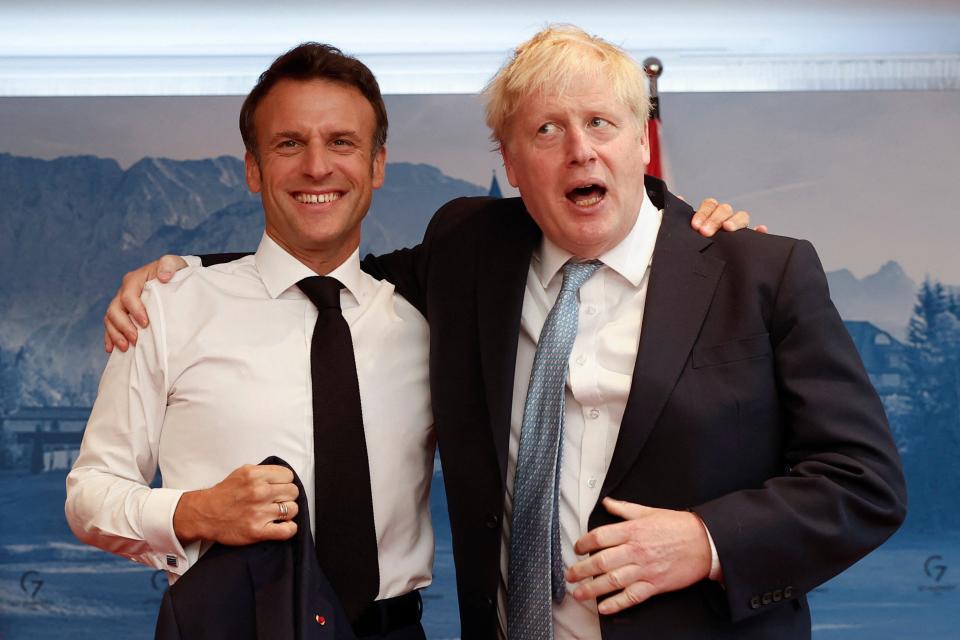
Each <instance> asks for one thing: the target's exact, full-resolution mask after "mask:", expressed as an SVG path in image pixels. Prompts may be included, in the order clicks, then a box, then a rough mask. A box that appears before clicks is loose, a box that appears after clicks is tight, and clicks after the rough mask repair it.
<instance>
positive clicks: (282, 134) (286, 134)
mask: <svg viewBox="0 0 960 640" xmlns="http://www.w3.org/2000/svg"><path fill="white" fill-rule="evenodd" d="M304 137H305V136H304V133H303V132H302V131H294V130H289V131H278V132H276V133H275V134H273V135H272V136H270V141H271V142H273V141H274V140H279V139H280V138H293V139H295V140H303V138H304Z"/></svg>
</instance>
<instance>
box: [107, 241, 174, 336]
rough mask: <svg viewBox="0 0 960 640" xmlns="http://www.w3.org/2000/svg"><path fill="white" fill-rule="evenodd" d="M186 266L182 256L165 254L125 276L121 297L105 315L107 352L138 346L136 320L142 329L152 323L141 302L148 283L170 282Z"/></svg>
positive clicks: (116, 297)
mask: <svg viewBox="0 0 960 640" xmlns="http://www.w3.org/2000/svg"><path fill="white" fill-rule="evenodd" d="M186 266H187V263H186V261H184V259H183V258H181V257H180V256H172V255H165V256H163V257H161V258H160V259H159V260H154V261H153V262H151V263H149V264H145V265H143V266H142V267H140V268H139V269H136V270H134V271H131V272H130V273H128V274H127V275H125V276H123V282H122V283H121V284H120V288H119V289H117V295H115V296H114V297H113V300H111V301H110V305H109V306H108V307H107V313H106V315H105V316H103V326H104V327H105V330H104V332H103V348H104V349H105V350H106V352H107V353H110V352H112V351H113V348H114V347H117V348H118V349H120V351H126V350H127V348H128V347H129V346H130V345H131V344H133V345H135V344H137V326H136V324H134V321H136V323H137V324H139V325H140V326H141V327H146V326H147V324H148V323H149V322H150V319H149V318H147V310H146V308H145V307H144V306H143V302H142V301H141V300H140V294H141V293H143V287H144V286H145V285H146V284H147V280H154V279H157V280H159V281H160V282H169V281H170V278H172V277H173V274H174V273H176V272H177V271H179V270H180V269H183V268H184V267H186ZM131 318H132V319H131Z"/></svg>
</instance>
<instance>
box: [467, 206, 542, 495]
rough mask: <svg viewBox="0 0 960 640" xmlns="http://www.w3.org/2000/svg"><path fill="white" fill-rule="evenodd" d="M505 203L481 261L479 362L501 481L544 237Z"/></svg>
mask: <svg viewBox="0 0 960 640" xmlns="http://www.w3.org/2000/svg"><path fill="white" fill-rule="evenodd" d="M503 202H505V203H506V205H507V206H506V207H505V208H504V209H506V210H504V209H501V208H500V207H491V211H490V213H489V215H491V216H493V215H495V216H498V217H499V220H497V221H496V222H494V223H493V224H489V225H487V226H486V230H487V234H486V237H484V238H483V242H482V243H481V245H480V256H479V258H478V260H477V263H478V273H477V281H478V282H477V315H478V324H479V331H480V336H479V339H480V360H481V366H482V369H483V382H484V388H485V389H486V398H487V407H488V409H489V411H490V424H491V427H492V429H493V440H494V445H495V446H496V450H497V462H498V463H499V465H500V479H501V481H502V480H504V479H505V478H506V475H507V452H508V448H509V446H510V412H511V408H512V401H513V378H514V371H515V369H516V364H517V342H518V340H519V337H520V313H521V311H522V309H523V296H524V291H525V289H526V282H527V271H528V270H529V267H530V256H531V255H532V253H533V250H534V248H535V247H536V246H537V244H538V243H539V242H540V237H541V234H540V229H539V228H538V227H537V225H536V224H535V223H534V222H533V220H532V219H531V218H530V216H529V215H528V214H527V212H526V210H525V209H524V208H523V205H522V203H521V200H520V199H519V198H515V199H512V200H508V201H503Z"/></svg>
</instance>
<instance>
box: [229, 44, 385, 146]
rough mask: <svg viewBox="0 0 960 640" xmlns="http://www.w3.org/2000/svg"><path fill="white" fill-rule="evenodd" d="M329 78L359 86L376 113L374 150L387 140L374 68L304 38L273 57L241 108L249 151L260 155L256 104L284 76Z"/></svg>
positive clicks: (241, 124) (304, 78) (241, 133)
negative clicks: (371, 69)
mask: <svg viewBox="0 0 960 640" xmlns="http://www.w3.org/2000/svg"><path fill="white" fill-rule="evenodd" d="M287 79H289V80H328V81H330V82H339V83H342V84H345V85H347V86H350V87H354V88H356V89H357V90H358V91H359V92H360V93H361V94H362V95H363V97H364V98H366V99H367V102H369V103H370V106H371V107H373V113H374V116H376V128H375V129H374V134H373V152H374V153H376V152H377V151H379V150H380V148H381V147H383V145H385V144H386V143H387V107H386V106H385V105H384V104H383V96H381V95H380V85H378V84H377V79H376V78H375V77H374V76H373V72H372V71H370V69H368V68H367V65H365V64H363V63H362V62H360V61H359V60H357V59H356V58H354V57H353V56H348V55H347V54H345V53H343V52H342V51H340V49H337V48H336V47H333V46H331V45H329V44H323V43H320V42H304V43H303V44H300V45H298V46H296V47H294V48H293V49H290V51H287V52H286V53H285V54H283V55H282V56H280V57H279V58H277V59H276V60H274V61H273V64H271V65H270V68H269V69H267V70H266V71H264V72H263V73H261V74H260V78H259V79H258V80H257V84H256V85H254V87H253V90H252V91H250V93H249V94H248V95H247V98H246V100H244V101H243V107H241V109H240V135H241V136H242V137H243V144H244V146H246V148H247V151H249V152H250V153H252V154H253V155H254V156H256V155H257V133H256V129H255V127H254V116H255V115H256V111H257V106H258V105H259V104H260V101H261V100H263V98H264V96H266V95H267V94H268V93H269V92H270V89H272V88H273V86H274V85H275V84H277V83H278V82H280V81H281V80H287Z"/></svg>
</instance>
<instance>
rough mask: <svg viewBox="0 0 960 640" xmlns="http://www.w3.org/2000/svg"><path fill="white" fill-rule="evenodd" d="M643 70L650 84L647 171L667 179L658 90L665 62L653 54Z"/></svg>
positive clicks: (645, 62)
mask: <svg viewBox="0 0 960 640" xmlns="http://www.w3.org/2000/svg"><path fill="white" fill-rule="evenodd" d="M643 72H644V73H645V74H647V79H648V81H649V85H650V116H649V119H648V120H647V132H648V135H649V136H650V163H649V164H648V165H647V173H648V174H649V175H652V176H655V177H657V178H660V179H662V180H665V179H666V176H665V175H664V174H665V170H664V166H663V161H662V158H661V149H660V93H659V92H658V91H657V78H659V77H660V75H661V74H662V73H663V63H662V62H660V58H655V57H653V56H651V57H649V58H647V59H646V60H644V61H643Z"/></svg>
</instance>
